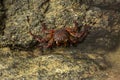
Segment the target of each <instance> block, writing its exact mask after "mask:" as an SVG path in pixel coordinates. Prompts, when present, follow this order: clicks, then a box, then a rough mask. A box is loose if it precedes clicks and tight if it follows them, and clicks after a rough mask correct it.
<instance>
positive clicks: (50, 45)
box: [45, 38, 54, 48]
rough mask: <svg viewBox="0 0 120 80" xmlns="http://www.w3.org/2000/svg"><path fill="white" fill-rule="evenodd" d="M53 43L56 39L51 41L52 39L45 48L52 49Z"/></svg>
mask: <svg viewBox="0 0 120 80" xmlns="http://www.w3.org/2000/svg"><path fill="white" fill-rule="evenodd" d="M53 42H54V39H53V38H51V39H50V41H49V42H48V45H47V46H45V48H50V47H52V45H53Z"/></svg>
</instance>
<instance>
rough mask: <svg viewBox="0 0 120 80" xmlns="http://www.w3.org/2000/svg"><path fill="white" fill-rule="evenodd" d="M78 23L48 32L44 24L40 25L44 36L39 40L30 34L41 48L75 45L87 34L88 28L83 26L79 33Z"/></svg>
mask: <svg viewBox="0 0 120 80" xmlns="http://www.w3.org/2000/svg"><path fill="white" fill-rule="evenodd" d="M78 28H79V27H78V23H77V22H76V21H74V27H72V28H69V27H64V28H60V29H56V30H55V29H51V30H48V29H47V27H46V24H45V23H42V32H43V33H44V34H46V36H44V37H41V38H39V37H38V36H36V35H34V34H33V33H31V31H30V34H31V35H32V36H33V37H34V38H35V40H37V41H38V42H39V43H40V44H43V45H42V46H41V47H43V48H52V47H54V46H62V45H64V46H67V45H68V44H70V45H72V44H76V43H77V42H80V41H82V40H83V39H84V38H85V37H86V36H87V34H88V32H89V31H88V30H89V28H90V26H84V30H83V31H79V29H78Z"/></svg>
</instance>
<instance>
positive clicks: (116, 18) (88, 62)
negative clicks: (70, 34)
mask: <svg viewBox="0 0 120 80" xmlns="http://www.w3.org/2000/svg"><path fill="white" fill-rule="evenodd" d="M113 2H114V4H113ZM119 3H120V0H0V47H1V48H0V79H1V80H2V79H3V80H6V79H9V80H11V79H15V80H16V79H17V80H21V79H25V80H48V79H50V80H56V79H57V80H61V79H63V78H64V79H65V80H101V77H103V76H104V77H106V74H105V73H103V74H101V73H100V74H98V72H99V71H101V69H106V68H108V67H110V66H108V65H107V64H106V60H105V58H104V55H105V54H106V53H108V52H106V51H110V52H111V51H115V50H116V49H117V48H118V46H119V45H120V9H119V6H120V5H119ZM73 20H77V21H78V23H79V24H84V25H85V24H88V25H91V26H92V29H91V30H90V34H89V35H88V36H87V37H86V39H85V40H84V41H83V42H82V43H80V44H78V46H77V47H72V48H69V49H66V48H62V49H61V50H58V48H56V49H54V50H55V51H54V50H53V51H51V52H49V51H48V52H45V54H46V55H40V56H38V55H39V53H40V52H39V50H37V51H33V46H34V45H36V41H35V40H34V39H33V38H32V36H31V35H30V34H29V30H31V31H32V33H34V34H36V35H41V36H44V35H43V34H41V21H44V22H45V23H46V24H47V26H48V28H49V29H52V28H61V27H63V26H66V27H72V26H73ZM93 23H95V24H93ZM4 47H5V48H4ZM16 47H17V48H16ZM15 48H16V49H15ZM19 48H20V49H21V48H22V50H28V52H27V51H19V50H20V49H19ZM10 49H13V50H10ZM64 49H65V50H66V51H64ZM58 53H62V55H56V54H58ZM84 53H88V54H84ZM90 53H92V54H90ZM48 54H49V55H48ZM65 54H68V55H69V56H68V57H66V55H65ZM36 55H37V57H34V56H36ZM64 55H65V56H64ZM73 57H74V58H73ZM105 80H106V79H105Z"/></svg>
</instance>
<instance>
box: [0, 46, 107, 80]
mask: <svg viewBox="0 0 120 80" xmlns="http://www.w3.org/2000/svg"><path fill="white" fill-rule="evenodd" d="M0 53H1V54H0V79H1V80H5V79H8V80H11V79H15V80H21V79H25V80H48V79H49V80H56V79H57V80H62V79H63V78H64V80H71V79H72V80H82V79H89V80H93V79H97V77H98V76H100V75H101V74H97V72H99V71H100V67H99V65H98V64H96V63H95V62H94V61H93V59H94V60H95V59H97V60H99V59H100V58H101V60H102V59H103V58H102V57H100V56H99V57H97V56H95V55H94V54H90V55H89V58H85V59H84V57H83V56H82V54H79V56H81V57H79V58H76V59H74V58H72V56H70V55H66V56H63V55H57V54H56V55H42V56H38V57H33V56H32V55H29V54H30V53H31V52H25V51H20V52H19V53H18V52H16V51H15V52H12V51H11V50H10V49H9V48H2V49H0ZM77 57H78V55H77ZM98 63H100V61H98ZM102 75H104V76H105V74H102Z"/></svg>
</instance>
